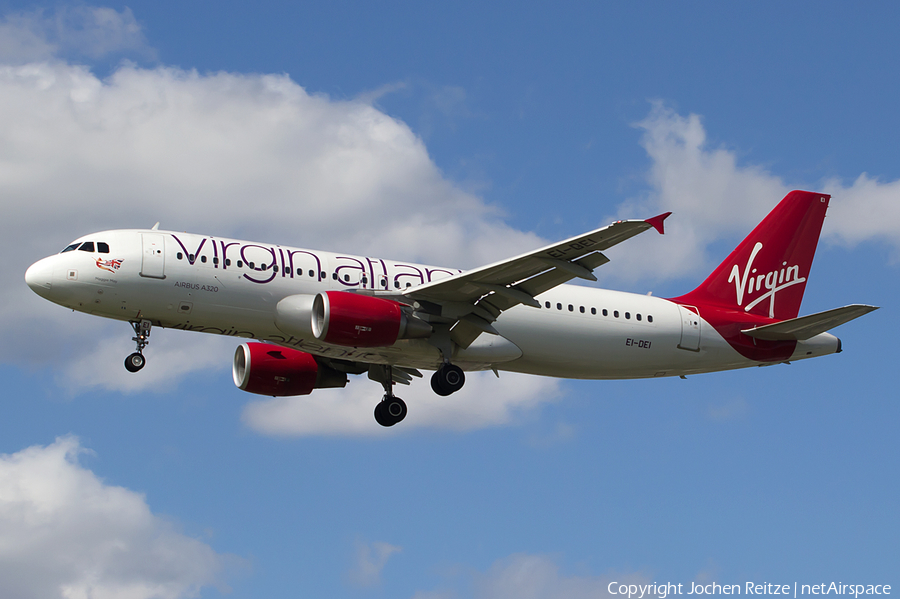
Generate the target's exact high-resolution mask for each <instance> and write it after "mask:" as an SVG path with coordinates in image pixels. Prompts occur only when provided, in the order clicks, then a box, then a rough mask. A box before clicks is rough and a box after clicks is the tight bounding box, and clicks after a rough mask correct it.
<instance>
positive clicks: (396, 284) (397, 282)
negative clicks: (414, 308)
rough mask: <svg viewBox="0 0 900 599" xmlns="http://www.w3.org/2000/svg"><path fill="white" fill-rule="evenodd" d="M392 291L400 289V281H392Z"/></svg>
mask: <svg viewBox="0 0 900 599" xmlns="http://www.w3.org/2000/svg"><path fill="white" fill-rule="evenodd" d="M394 289H400V281H394Z"/></svg>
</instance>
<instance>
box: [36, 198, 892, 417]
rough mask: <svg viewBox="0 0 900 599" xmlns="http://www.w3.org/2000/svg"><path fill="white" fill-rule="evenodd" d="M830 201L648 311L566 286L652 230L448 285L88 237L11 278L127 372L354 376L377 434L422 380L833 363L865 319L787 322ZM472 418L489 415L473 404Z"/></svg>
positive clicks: (183, 245)
mask: <svg viewBox="0 0 900 599" xmlns="http://www.w3.org/2000/svg"><path fill="white" fill-rule="evenodd" d="M829 199H830V196H828V195H825V194H821V193H814V192H808V191H792V192H790V193H789V194H788V195H787V196H785V198H784V199H783V200H782V201H781V202H780V203H779V204H778V205H777V206H776V207H775V208H774V209H773V210H772V211H771V212H770V213H769V215H768V216H767V217H766V218H765V219H764V220H763V221H762V222H761V223H760V224H759V225H758V226H757V227H756V228H755V229H754V230H753V231H752V232H751V233H750V234H749V235H748V236H747V238H746V239H744V241H743V242H742V243H741V244H740V245H738V247H737V248H736V249H735V250H734V251H733V252H731V254H730V255H729V256H728V257H727V258H726V259H725V260H724V261H723V262H722V263H721V264H720V265H719V266H718V267H717V268H716V269H715V270H714V271H713V272H712V274H710V275H709V277H707V279H706V280H705V281H703V283H701V284H700V285H699V286H698V287H697V288H696V289H694V290H693V291H691V292H689V293H686V294H684V295H681V296H678V297H674V298H668V299H665V298H659V297H653V296H649V295H637V294H633V293H624V292H620V291H610V290H605V289H598V288H593V287H586V286H582V285H567V284H566V283H567V282H569V281H571V280H572V279H576V278H578V279H586V280H589V281H596V280H597V279H596V277H595V276H594V274H593V271H594V270H595V269H596V268H598V267H600V266H602V265H603V264H605V263H607V262H608V261H609V260H608V258H607V257H606V256H605V255H604V254H603V252H604V251H605V250H607V249H608V248H610V247H612V246H614V245H617V244H619V243H622V242H624V241H625V240H627V239H629V238H631V237H633V236H635V235H637V234H638V233H641V232H643V231H647V230H650V229H655V230H657V231H658V232H659V233H663V223H664V221H665V219H666V217H668V216H669V213H666V214H661V215H659V216H655V217H653V218H649V219H646V220H624V221H618V222H614V223H612V224H611V225H609V226H607V227H603V228H600V229H596V230H594V231H590V232H588V233H585V234H583V235H578V236H576V237H572V238H571V239H566V240H565V241H561V242H559V243H554V244H552V245H549V246H546V247H543V248H541V249H538V250H535V251H533V252H529V253H526V254H522V255H520V256H517V257H514V258H510V259H508V260H503V261H500V262H497V263H494V264H490V265H488V266H483V267H481V268H476V269H474V270H468V271H461V270H458V269H453V268H443V267H434V266H425V265H421V264H412V263H408V262H398V261H392V260H385V259H381V258H373V257H368V256H354V255H349V254H340V253H332V252H323V251H317V250H308V249H299V248H294V247H286V246H281V245H275V244H267V243H256V242H248V241H238V240H234V239H224V238H220V237H213V236H208V235H193V234H186V233H175V232H170V231H161V230H158V229H157V228H156V227H154V228H152V229H135V230H115V231H103V232H100V233H92V234H90V235H87V236H85V237H82V238H80V239H77V240H75V241H73V242H72V243H71V244H69V245H68V246H66V248H65V249H63V251H62V252H60V253H59V254H56V255H53V256H50V257H48V258H44V259H43V260H39V261H37V262H35V263H34V264H33V265H32V266H31V267H30V268H29V269H28V270H27V272H26V273H25V280H26V282H27V284H28V285H29V287H31V289H33V290H34V291H35V292H36V293H37V294H38V295H40V296H41V297H44V298H46V299H48V300H50V301H52V302H54V303H57V304H59V305H62V306H65V307H66V308H71V309H73V310H78V311H80V312H86V313H88V314H93V315H96V316H102V317H105V318H113V319H116V320H122V321H127V322H129V323H131V326H132V328H133V330H134V337H133V340H134V341H135V345H136V347H135V351H134V353H132V354H131V355H129V356H128V357H127V358H126V359H125V368H127V369H128V370H129V371H130V372H137V371H139V370H140V369H141V368H143V366H144V364H145V357H144V350H145V348H146V347H147V345H148V343H149V337H150V332H151V330H152V329H153V327H165V328H172V329H181V330H185V331H200V332H204V333H213V334H217V335H225V336H229V337H236V338H246V339H249V340H250V341H247V342H244V343H241V344H240V345H239V346H238V347H237V350H236V352H235V356H234V362H233V368H232V370H233V377H234V382H235V384H236V385H237V386H238V387H239V388H240V389H243V390H244V391H249V392H251V393H258V394H261V395H270V396H293V395H306V394H309V393H311V392H312V391H313V390H314V389H318V388H328V387H344V386H345V385H346V384H347V382H348V375H351V374H353V375H358V374H368V377H369V378H370V379H372V380H374V381H377V382H379V383H381V385H382V386H383V388H384V396H383V398H382V399H381V401H379V402H378V403H377V404H376V407H375V420H376V421H377V422H378V423H379V424H381V425H382V426H393V425H394V424H397V423H398V422H400V421H401V420H403V419H404V417H405V416H406V413H407V406H406V403H405V402H404V401H403V400H402V399H400V398H399V397H397V396H396V395H395V394H394V385H395V384H397V383H399V384H409V383H410V382H411V381H412V379H413V378H418V377H422V373H421V370H433V371H434V374H433V375H432V376H431V387H432V389H433V390H434V392H435V393H437V394H438V395H442V396H447V395H451V394H452V393H455V392H456V391H459V390H460V389H461V388H462V387H463V384H464V383H465V378H466V377H465V372H470V371H480V370H493V371H494V372H495V373H497V374H498V376H499V371H510V372H521V373H527V374H533V375H541V376H552V377H563V378H577V379H631V378H648V377H667V376H686V375H692V374H697V373H703V372H713V371H720V370H730V369H735V368H746V367H749V366H759V365H767V364H775V363H781V362H791V361H795V360H801V359H805V358H812V357H817V356H823V355H826V354H833V353H838V352H840V351H841V342H840V340H839V339H838V338H837V337H835V336H833V335H831V334H830V333H828V332H827V331H828V330H830V329H831V328H833V327H835V326H838V325H840V324H843V323H845V322H847V321H849V320H852V319H854V318H857V317H859V316H862V315H863V314H866V313H868V312H870V311H872V310H875V309H876V307H875V306H869V305H862V304H853V305H848V306H844V307H841V308H836V309H833V310H828V311H826V312H820V313H817V314H812V315H808V316H802V317H798V314H799V310H800V302H801V300H802V298H803V292H804V289H805V288H806V282H807V279H808V277H809V273H810V268H811V266H812V262H813V256H814V254H815V250H816V245H817V244H818V239H819V234H820V231H821V228H822V223H823V222H824V219H825V212H826V210H827V208H828V202H829ZM485 401H489V399H485Z"/></svg>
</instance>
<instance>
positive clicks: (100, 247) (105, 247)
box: [97, 241, 109, 254]
mask: <svg viewBox="0 0 900 599" xmlns="http://www.w3.org/2000/svg"><path fill="white" fill-rule="evenodd" d="M97 251H98V252H100V253H101V254H108V253H109V244H107V243H105V242H103V241H98V242H97Z"/></svg>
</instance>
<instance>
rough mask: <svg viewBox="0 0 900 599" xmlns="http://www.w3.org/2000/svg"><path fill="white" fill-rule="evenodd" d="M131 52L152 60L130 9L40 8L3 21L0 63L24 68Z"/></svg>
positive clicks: (0, 38)
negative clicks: (43, 62) (51, 61)
mask: <svg viewBox="0 0 900 599" xmlns="http://www.w3.org/2000/svg"><path fill="white" fill-rule="evenodd" d="M123 53H132V54H136V55H139V56H143V57H148V58H149V57H152V56H153V55H154V52H153V51H152V50H151V49H150V48H149V47H148V46H147V41H146V39H145V38H144V34H143V32H142V31H141V26H140V25H139V24H138V22H137V20H136V19H135V18H134V14H133V13H132V12H131V9H130V8H125V9H123V10H122V12H118V11H116V10H114V9H112V8H104V7H96V6H60V7H57V8H56V9H54V10H52V11H47V10H44V9H36V10H33V11H23V12H18V13H14V14H9V15H6V16H4V17H3V18H0V61H2V62H3V63H4V64H24V63H28V62H34V61H41V60H49V59H52V58H56V57H58V56H60V55H71V54H74V55H75V56H83V57H88V58H94V59H96V58H101V57H105V56H109V55H111V54H123Z"/></svg>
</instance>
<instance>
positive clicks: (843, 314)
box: [741, 304, 878, 341]
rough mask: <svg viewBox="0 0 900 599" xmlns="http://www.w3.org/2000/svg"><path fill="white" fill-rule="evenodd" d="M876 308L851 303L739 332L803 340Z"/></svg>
mask: <svg viewBox="0 0 900 599" xmlns="http://www.w3.org/2000/svg"><path fill="white" fill-rule="evenodd" d="M877 309H878V306H866V305H864V304H853V305H850V306H844V307H843V308H835V309H834V310H826V311H825V312H819V313H817V314H810V315H809V316H801V317H800V318H791V319H790V320H783V321H781V322H776V323H774V324H767V325H764V326H761V327H756V328H753V329H747V330H744V331H741V332H742V333H744V334H745V335H749V336H750V337H753V338H755V339H765V340H767V341H803V340H805V339H810V338H811V337H815V336H816V335H818V334H819V333H824V332H825V331H828V330H830V329H833V328H834V327H836V326H838V325H842V324H844V323H845V322H850V321H851V320H853V319H854V318H859V317H860V316H862V315H863V314H868V313H869V312H871V311H873V310H877Z"/></svg>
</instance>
